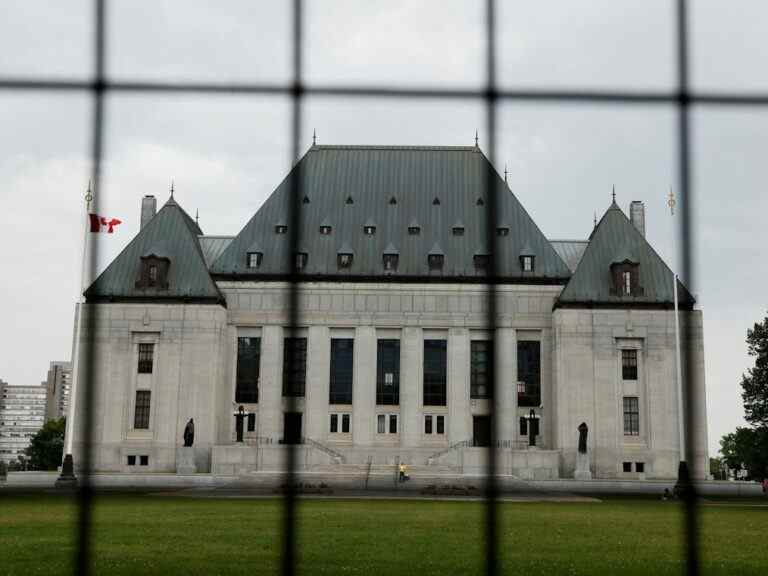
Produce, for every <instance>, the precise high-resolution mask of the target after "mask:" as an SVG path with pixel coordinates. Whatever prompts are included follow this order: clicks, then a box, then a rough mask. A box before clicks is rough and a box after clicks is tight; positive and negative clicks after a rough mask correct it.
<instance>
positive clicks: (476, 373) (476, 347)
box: [469, 340, 493, 398]
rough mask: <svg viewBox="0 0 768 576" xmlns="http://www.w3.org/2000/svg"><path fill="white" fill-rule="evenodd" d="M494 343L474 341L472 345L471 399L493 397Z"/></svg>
mask: <svg viewBox="0 0 768 576" xmlns="http://www.w3.org/2000/svg"><path fill="white" fill-rule="evenodd" d="M492 363H493V342H489V341H487V340H473V341H472V342H471V343H470V373H469V378H470V380H469V382H470V384H469V389H470V397H471V398H490V397H491V381H490V376H491V367H492Z"/></svg>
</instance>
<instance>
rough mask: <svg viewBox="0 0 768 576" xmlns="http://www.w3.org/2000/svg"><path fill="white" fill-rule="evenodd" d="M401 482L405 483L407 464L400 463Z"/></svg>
mask: <svg viewBox="0 0 768 576" xmlns="http://www.w3.org/2000/svg"><path fill="white" fill-rule="evenodd" d="M400 482H405V462H400Z"/></svg>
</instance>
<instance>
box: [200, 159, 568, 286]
mask: <svg viewBox="0 0 768 576" xmlns="http://www.w3.org/2000/svg"><path fill="white" fill-rule="evenodd" d="M293 170H298V176H299V178H300V186H301V190H300V193H299V194H298V197H299V198H301V201H300V202H299V204H298V209H299V211H300V212H299V217H300V222H301V227H300V238H299V242H298V246H299V247H300V249H299V251H304V252H306V253H307V254H308V256H307V262H306V266H305V268H304V270H303V273H304V274H307V275H317V276H338V277H345V278H349V277H360V278H363V277H384V276H385V275H387V276H390V277H412V278H424V277H437V278H441V277H442V278H467V277H482V276H483V275H484V272H483V269H482V268H480V269H477V268H476V267H475V262H474V260H473V256H474V255H475V254H478V253H482V252H483V251H485V250H486V246H485V245H486V233H485V224H486V218H487V212H486V211H487V210H488V202H487V199H486V198H485V193H484V190H483V187H484V182H485V175H486V174H487V172H488V171H491V172H492V186H494V188H495V190H496V192H497V197H498V209H497V215H496V222H497V225H498V226H505V227H508V228H509V233H508V235H506V236H497V238H496V239H497V247H498V250H499V254H500V258H501V266H500V269H499V270H498V273H499V275H500V276H502V277H504V278H506V279H509V280H512V281H514V280H515V279H523V278H525V279H531V278H533V279H538V280H540V281H541V280H544V279H558V280H561V281H562V280H565V279H567V278H568V277H570V275H571V272H570V270H569V269H568V267H567V266H566V264H565V263H564V262H563V260H562V259H561V258H560V256H558V254H557V253H556V252H555V250H554V249H553V248H552V246H551V245H550V243H549V242H548V241H547V239H546V238H545V237H544V235H543V234H542V233H541V230H539V228H538V227H537V226H536V224H535V223H534V222H533V220H532V219H531V217H530V216H529V215H528V213H527V212H526V211H525V209H524V208H523V207H522V205H521V204H520V202H519V201H518V200H517V198H516V197H515V196H514V195H513V194H512V192H511V191H510V190H509V188H508V187H507V186H506V184H505V183H504V182H503V180H502V179H501V178H500V177H499V176H498V174H496V172H495V170H494V169H493V167H492V166H491V164H490V162H489V161H488V159H487V158H486V157H485V155H483V153H482V152H481V151H480V149H479V148H475V147H424V146H399V147H398V146H313V147H312V148H311V149H310V150H309V151H308V152H307V154H305V155H304V157H303V158H302V159H301V160H300V161H299V163H298V164H297V165H296V166H295V167H294V168H293ZM289 195H290V176H289V177H287V178H286V179H285V180H284V181H283V182H282V183H281V184H280V185H279V186H278V187H277V189H276V190H275V191H274V192H273V193H272V195H271V196H270V197H269V198H268V199H267V200H266V202H265V203H264V204H263V205H262V207H261V208H260V209H259V210H258V211H257V212H256V214H255V215H254V216H253V218H252V219H251V220H250V221H249V222H248V224H246V226H245V227H244V228H243V229H242V231H240V233H239V234H238V235H237V236H236V237H235V238H234V239H233V240H232V242H231V243H230V244H229V246H227V248H226V249H225V250H224V252H223V253H222V254H221V256H219V257H218V258H217V259H216V260H215V261H214V263H213V264H212V266H211V273H212V274H214V275H217V274H219V275H249V276H276V275H277V276H279V275H283V274H285V273H286V271H287V270H286V268H285V266H286V263H287V260H288V258H287V253H286V252H287V250H288V249H289V242H290V236H289V234H277V233H276V231H275V226H276V225H278V224H286V225H287V224H288V215H289V212H288V203H289V200H290V198H289ZM414 222H416V223H417V224H414ZM457 223H458V224H457ZM321 225H323V226H331V233H330V234H327V235H323V234H320V226H321ZM365 226H375V233H374V234H372V235H366V234H365V233H364V231H363V228H364V227H365ZM409 226H418V227H419V228H420V230H419V233H418V234H410V233H409V231H408V228H409ZM454 229H456V230H454ZM254 245H257V246H262V247H263V258H262V262H261V265H260V267H259V268H258V269H248V268H247V267H246V262H247V260H246V258H247V253H248V251H249V247H251V246H254ZM435 246H437V247H438V249H439V251H440V252H441V253H443V254H444V256H445V258H444V264H443V267H442V269H441V270H430V268H429V265H428V262H427V255H428V254H429V253H430V251H433V249H434V247H435ZM342 247H344V248H345V249H349V250H350V251H351V253H353V254H354V258H353V262H352V265H351V267H349V268H345V269H342V270H340V269H339V268H338V263H337V255H338V253H339V251H340V249H341V248H342ZM393 249H394V252H395V253H399V260H398V266H397V272H396V273H395V274H385V271H384V265H383V255H384V253H385V252H388V253H392V252H393ZM521 251H529V252H530V253H531V254H533V255H534V256H535V270H534V271H533V272H532V273H531V272H526V273H523V272H522V270H521V267H520V259H519V255H520V253H521Z"/></svg>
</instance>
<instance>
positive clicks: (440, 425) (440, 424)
mask: <svg viewBox="0 0 768 576" xmlns="http://www.w3.org/2000/svg"><path fill="white" fill-rule="evenodd" d="M437 433H438V434H445V416H438V417H437Z"/></svg>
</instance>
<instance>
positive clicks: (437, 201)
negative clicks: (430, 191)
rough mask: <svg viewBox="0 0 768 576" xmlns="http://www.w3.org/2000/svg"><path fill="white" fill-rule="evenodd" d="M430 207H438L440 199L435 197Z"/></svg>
mask: <svg viewBox="0 0 768 576" xmlns="http://www.w3.org/2000/svg"><path fill="white" fill-rule="evenodd" d="M432 206H440V198H438V197H437V196H435V199H434V200H432Z"/></svg>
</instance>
